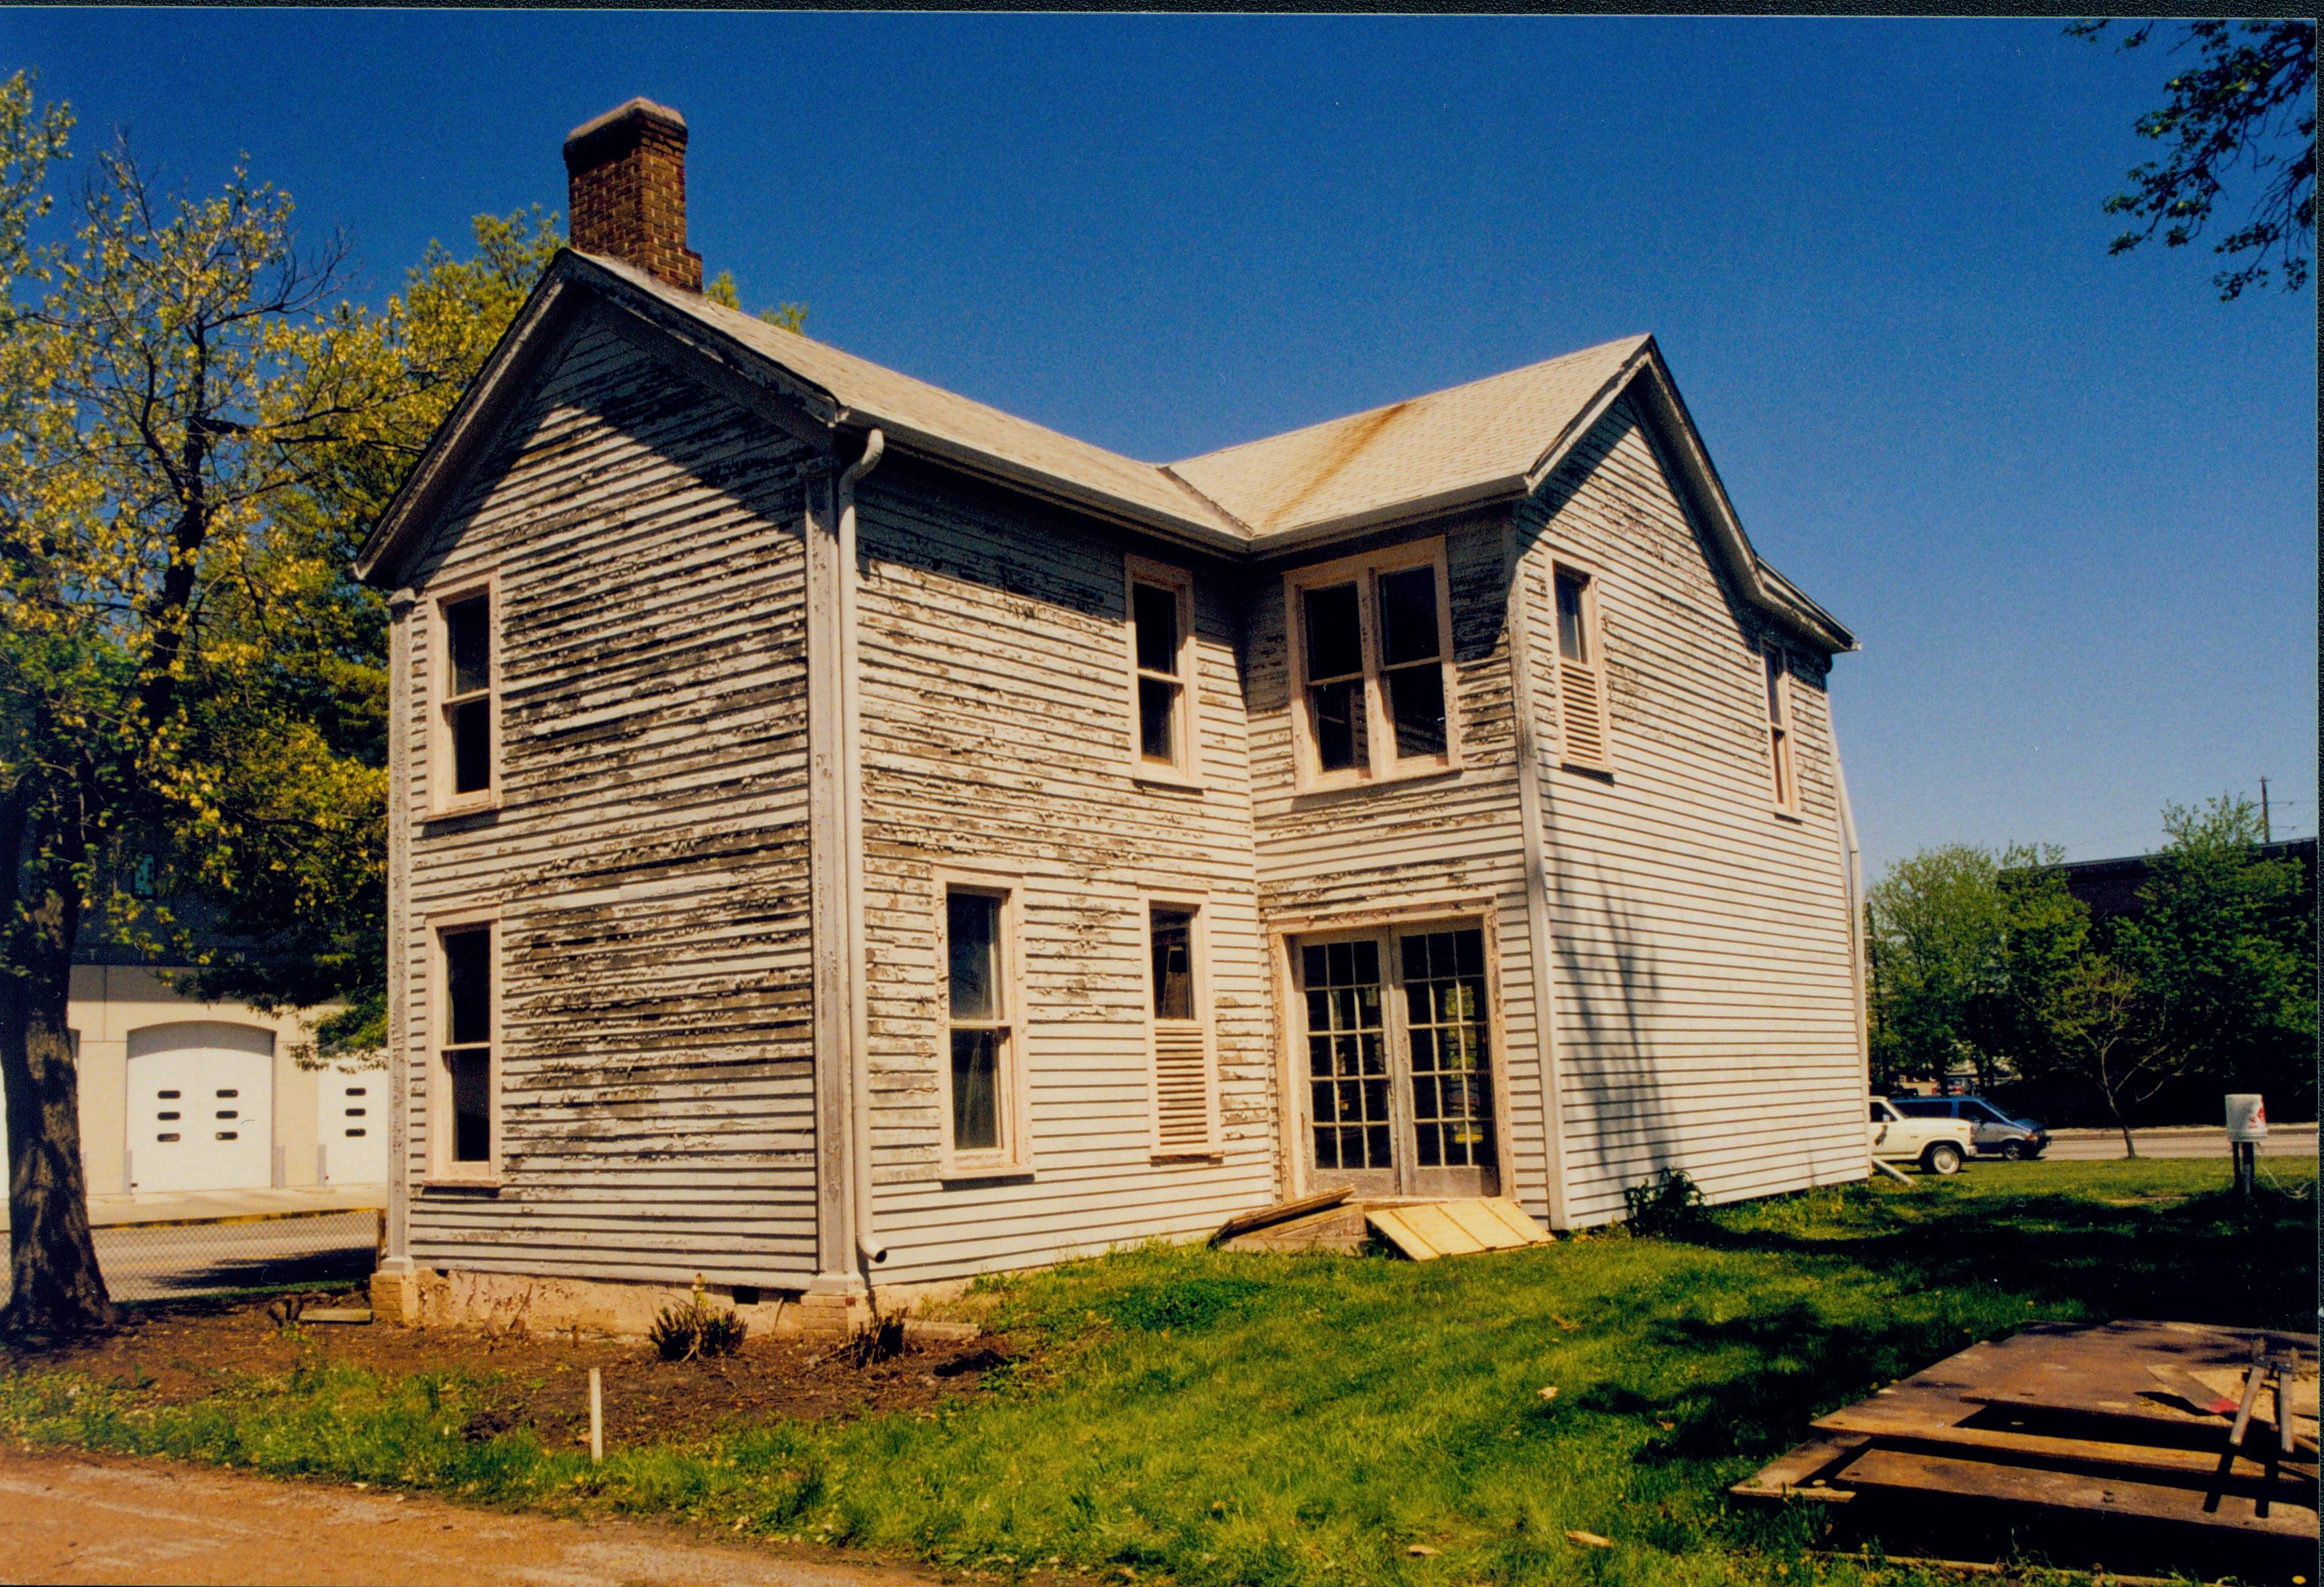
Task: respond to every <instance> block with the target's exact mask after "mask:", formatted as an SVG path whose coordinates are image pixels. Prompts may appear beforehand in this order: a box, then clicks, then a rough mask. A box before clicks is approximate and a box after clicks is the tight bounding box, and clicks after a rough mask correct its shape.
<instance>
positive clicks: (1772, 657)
mask: <svg viewBox="0 0 2324 1587" xmlns="http://www.w3.org/2000/svg"><path fill="white" fill-rule="evenodd" d="M1783 677H1784V659H1783V658H1782V657H1781V656H1778V655H1776V654H1775V652H1773V651H1772V650H1771V651H1769V652H1768V654H1767V720H1768V721H1769V722H1771V723H1773V724H1775V725H1776V726H1778V727H1780V726H1782V725H1783V723H1784V690H1783Z"/></svg>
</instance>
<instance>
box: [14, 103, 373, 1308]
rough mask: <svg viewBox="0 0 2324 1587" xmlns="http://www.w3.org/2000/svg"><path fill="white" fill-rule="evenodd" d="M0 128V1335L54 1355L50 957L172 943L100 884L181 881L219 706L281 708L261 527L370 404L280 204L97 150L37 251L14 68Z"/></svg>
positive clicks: (217, 816) (273, 573)
mask: <svg viewBox="0 0 2324 1587" xmlns="http://www.w3.org/2000/svg"><path fill="white" fill-rule="evenodd" d="M0 106H5V109H0V139H5V143H0V171H5V172H6V173H9V174H8V180H7V181H6V182H5V184H0V186H4V187H5V195H0V196H5V198H6V199H7V201H9V202H10V204H11V205H12V207H13V209H12V213H11V215H10V217H8V218H7V219H5V220H0V238H5V239H9V240H10V241H11V243H12V245H13V246H14V248H15V249H16V250H17V254H16V257H15V258H14V260H13V261H12V262H10V263H8V264H6V265H5V266H0V274H5V279H6V281H7V285H8V288H9V291H8V296H7V300H6V305H5V310H0V362H4V363H5V367H0V390H5V392H6V393H7V394H6V397H5V401H6V402H7V403H8V406H9V409H10V412H9V415H8V417H9V419H10V420H11V421H12V422H11V423H10V425H9V426H8V429H7V430H6V438H5V446H0V968H5V974H0V1081H5V1094H6V1100H7V1109H8V1150H9V1213H10V1263H11V1278H12V1284H13V1288H12V1292H11V1294H10V1296H9V1299H8V1302H7V1305H6V1306H5V1309H0V1330H6V1331H10V1332H14V1333H71V1332H77V1331H81V1330H85V1329H88V1328H91V1327H101V1326H104V1325H106V1324H108V1323H109V1322H110V1321H111V1320H112V1316H113V1308H112V1305H111V1302H110V1300H109V1297H108V1296H107V1295H106V1288H105V1284H104V1280H103V1278H102V1276H101V1275H100V1274H99V1272H98V1269H97V1259H96V1255H95V1251H94V1248H93V1246H92V1244H91V1241H90V1238H89V1232H88V1212H87V1204H86V1195H85V1190H86V1186H85V1184H84V1181H83V1178H82V1170H81V1153H80V1140H79V1122H78V1119H79V1098H78V1091H79V1085H78V1075H77V1073H76V1071H75V1067H74V1061H73V1056H72V1051H71V1047H70V1044H69V1037H68V1032H67V1029H66V1007H67V999H68V996H69V990H70V982H71V964H72V955H73V950H74V947H75V946H76V944H77V943H78V939H79V937H80V933H81V930H82V927H83V925H84V923H85V922H87V921H88V919H89V918H90V917H91V915H92V914H94V915H96V916H97V918H99V919H101V920H103V921H104V922H106V925H107V927H108V928H110V929H113V930H115V931H116V932H123V931H135V930H147V931H163V932H166V931H167V930H168V928H169V927H170V924H171V923H170V921H169V918H168V917H167V916H166V914H164V913H159V912H156V911H153V910H152V909H148V908H146V907H145V906H144V905H143V903H142V901H141V900H139V898H138V897H137V895H136V894H135V893H134V892H133V891H131V890H128V889H125V888H123V887H120V886H118V885H116V884H115V882H116V873H117V870H118V867H119V865H120V864H121V863H122V861H123V859H124V855H125V854H129V853H143V854H146V855H152V854H155V853H158V854H160V855H161V857H162V859H163V860H164V861H165V862H166V863H167V864H169V865H171V866H175V867H180V868H182V867H188V866H192V867H195V868H198V866H199V864H200V863H202V862H201V851H202V849H203V846H204V844H206V843H207V842H208V841H209V840H210V839H211V838H212V837H214V836H215V835H216V834H217V831H218V829H219V826H220V823H221V821H222V820H223V819H224V817H225V810H224V807H222V805H221V803H220V793H221V785H222V779H221V770H220V768H219V766H218V765H217V763H216V762H215V761H212V760H210V759H209V758H208V754H207V751H208V749H210V748H212V747H214V746H215V744H216V743H217V742H218V739H219V737H220V729H221V726H222V725H223V724H226V723H228V722H230V721H231V720H232V718H233V716H234V714H235V703H236V702H237V701H238V700H241V699H244V698H258V697H266V696H267V695H268V694H269V691H270V690H272V691H274V692H277V693H279V692H280V685H279V684H275V683H270V682H268V681H267V680H266V678H265V676H264V675H265V674H266V673H267V672H268V671H269V670H270V669H272V668H275V667H276V666H278V664H279V663H278V662H277V660H275V658H273V657H272V655H271V654H270V653H269V652H268V650H267V646H266V643H265V638H266V631H265V630H263V628H254V627H252V626H250V625H249V624H247V623H244V622H243V621H242V618H243V617H244V615H245V614H277V615H278V616H279V615H281V614H286V613H287V610H288V608H289V607H290V606H291V604H293V602H294V599H295V586H296V583H297V581H298V579H299V578H300V577H301V574H300V567H301V566H302V563H303V562H304V561H305V560H306V559H307V558H306V557H305V554H304V553H303V552H302V551H301V550H300V549H299V548H295V547H293V548H287V549H286V548H285V547H283V546H281V545H280V544H278V543H277V542H276V541H275V540H274V539H273V538H272V536H271V535H270V533H269V529H270V524H271V520H270V516H269V515H270V512H271V511H272V508H273V507H274V506H275V505H276V504H277V503H280V502H281V501H283V500H285V499H286V498H288V497H289V496H290V495H291V494H293V493H295V492H297V491H299V490H300V489H302V488H303V487H305V486H306V485H307V484H309V482H310V479H311V475H310V463H309V454H310V452H311V450H312V448H313V447H315V446H316V444H317V443H318V441H321V440H323V439H325V438H328V437H330V436H331V435H333V434H335V433H337V430H338V429H340V428H341V427H343V426H344V425H345V424H346V422H347V421H348V420H349V419H350V416H351V415H353V414H355V413H356V412H359V411H361V410H362V407H363V405H364V402H365V401H367V400H368V392H367V391H366V390H365V388H364V383H363V379H362V375H363V372H362V370H361V369H359V368H357V367H355V366H354V365H353V364H350V363H349V362H348V361H347V360H346V358H345V357H344V356H343V355H342V347H341V345H340V343H339V341H338V339H337V334H336V333H337V329H338V328H337V327H336V326H334V325H333V324H332V323H331V322H330V318H329V317H328V316H327V313H326V305H327V302H328V300H330V298H331V296H332V295H333V294H334V292H335V291H337V285H338V282H339V280H340V263H341V259H342V253H341V250H340V248H339V246H338V245H337V243H336V242H331V243H327V244H326V245H324V246H323V247H322V248H321V249H320V250H319V251H315V252H303V251H301V250H300V249H298V248H297V247H296V246H294V245H293V241H292V237H291V229H290V215H291V206H290V201H289V200H288V198H285V197H284V196H283V195H281V194H280V193H277V192H275V191H274V190H273V189H272V188H270V187H266V186H264V185H254V184H253V183H252V182H251V180H250V179H249V177H248V176H247V174H246V173H245V172H244V171H240V170H237V171H235V173H234V175H233V176H232V177H231V178H230V179H229V180H228V181H227V182H226V184H225V186H224V187H223V188H222V189H220V190H219V191H218V192H217V193H216V194H214V195H212V196H210V197H208V198H187V197H182V196H171V195H167V194H164V193H162V192H161V191H160V190H158V189H157V188H156V186H155V185H154V183H153V182H152V180H151V179H150V177H149V175H148V174H147V173H146V172H145V171H143V170H142V169H141V168H140V167H139V166H138V164H137V163H136V161H134V159H133V158H132V157H131V155H130V154H129V152H128V151H127V150H126V148H125V147H121V146H116V147H115V148H112V149H110V150H108V151H106V152H104V153H102V154H101V155H99V157H98V158H97V161H96V169H95V171H93V172H92V173H91V175H90V177H89V179H88V180H87V182H86V183H85V184H84V185H83V186H82V187H81V189H79V190H78V194H77V195H76V196H75V198H74V201H73V203H72V206H71V215H70V223H69V237H68V238H67V239H66V240H64V241H60V242H58V243H54V244H51V245H42V246H39V247H35V246H33V245H31V243H30V242H29V238H30V235H31V229H30V221H31V219H32V217H36V216H37V215H38V214H39V213H41V212H42V208H43V207H44V206H45V205H46V204H47V202H48V199H49V194H48V189H47V176H48V172H49V168H50V167H51V165H52V164H53V163H54V162H55V161H56V160H57V159H59V158H60V157H61V156H62V155H63V153H64V152H65V148H64V143H65V134H66V130H67V128H68V127H69V116H68V115H67V114H66V112H64V111H63V110H62V109H60V108H59V107H54V106H51V107H48V108H46V109H42V108H40V107H37V106H35V105H34V102H33V97H32V85H31V83H30V81H29V80H28V78H26V77H25V76H24V75H23V74H18V75H17V76H15V77H14V78H10V79H9V80H8V82H7V83H6V84H5V88H0ZM322 687H324V688H325V689H327V687H328V685H327V683H325V684H324V685H323V686H322ZM284 752H285V753H286V754H288V755H289V757H290V762H292V763H279V764H278V766H277V768H276V771H277V773H278V774H283V775H292V776H296V775H300V773H301V771H302V770H303V768H302V766H301V765H300V764H297V763H295V762H297V761H299V759H300V746H298V745H295V744H293V745H289V746H285V750H284Z"/></svg>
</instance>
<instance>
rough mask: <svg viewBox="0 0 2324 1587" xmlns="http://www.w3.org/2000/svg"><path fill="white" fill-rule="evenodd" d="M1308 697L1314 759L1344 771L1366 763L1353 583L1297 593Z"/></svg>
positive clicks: (1360, 630)
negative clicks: (1302, 626) (1300, 614)
mask: <svg viewBox="0 0 2324 1587" xmlns="http://www.w3.org/2000/svg"><path fill="white" fill-rule="evenodd" d="M1300 607H1301V612H1302V620H1303V622H1304V623H1305V629H1304V631H1303V638H1304V640H1305V651H1306V657H1305V659H1306V666H1307V697H1308V706H1309V714H1310V722H1311V724H1312V725H1313V728H1314V739H1315V763H1316V765H1317V767H1318V768H1319V769H1320V770H1325V771H1343V770H1347V769H1348V768H1350V767H1351V766H1360V765H1362V764H1363V763H1364V759H1365V755H1366V753H1367V752H1366V749H1365V738H1364V637H1363V615H1362V609H1361V603H1360V601H1359V600H1358V599H1357V593H1356V586H1354V585H1352V584H1335V585H1331V586H1326V587H1324V588H1323V589H1314V590H1308V591H1307V592H1305V595H1302V596H1301V598H1300Z"/></svg>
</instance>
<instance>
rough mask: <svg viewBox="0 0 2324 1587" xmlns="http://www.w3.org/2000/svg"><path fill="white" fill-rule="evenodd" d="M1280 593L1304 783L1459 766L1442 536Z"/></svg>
mask: <svg viewBox="0 0 2324 1587" xmlns="http://www.w3.org/2000/svg"><path fill="white" fill-rule="evenodd" d="M1284 595H1285V605H1286V612H1287V613H1288V614H1289V619H1290V622H1289V629H1290V636H1291V669H1292V675H1293V678H1294V685H1293V700H1292V741H1293V752H1294V754H1295V756H1296V773H1295V786H1296V788H1297V789H1300V790H1301V791H1303V792H1305V791H1310V790H1315V789H1332V788H1343V787H1350V786H1353V785H1356V784H1359V783H1364V782H1374V781H1385V780H1389V779H1392V778H1397V777H1411V776H1421V775H1425V774H1427V773H1429V772H1433V771H1443V770H1450V769H1452V768H1454V767H1457V766H1458V765H1459V764H1460V742H1459V734H1457V732H1456V731H1455V728H1454V724H1453V718H1452V711H1451V709H1450V702H1451V699H1452V684H1453V669H1452V599H1451V591H1450V589H1449V587H1448V586H1447V584H1446V582H1445V577H1444V542H1443V540H1423V541H1418V542H1416V543H1414V544H1411V545H1406V546H1398V547H1396V548H1394V549H1390V550H1387V551H1381V552H1376V553H1374V554H1372V555H1369V556H1366V557H1351V558H1345V559H1343V560H1342V561H1338V562H1332V563H1327V564H1324V565H1323V566H1322V567H1309V568H1303V569H1301V570H1299V571H1298V572H1296V573H1293V574H1290V575H1289V576H1287V577H1286V579H1285V581H1284Z"/></svg>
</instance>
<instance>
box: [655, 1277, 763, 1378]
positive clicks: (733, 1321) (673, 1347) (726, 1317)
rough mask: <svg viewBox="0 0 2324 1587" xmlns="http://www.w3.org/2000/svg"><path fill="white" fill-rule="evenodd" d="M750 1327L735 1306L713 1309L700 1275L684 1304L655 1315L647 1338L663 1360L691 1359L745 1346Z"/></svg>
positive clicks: (664, 1309) (732, 1351) (724, 1352)
mask: <svg viewBox="0 0 2324 1587" xmlns="http://www.w3.org/2000/svg"><path fill="white" fill-rule="evenodd" d="M750 1331H751V1325H750V1324H748V1323H746V1322H744V1321H743V1320H742V1316H741V1315H740V1314H738V1313H736V1312H735V1311H734V1310H733V1308H732V1307H729V1308H728V1309H727V1310H725V1311H723V1312H719V1311H713V1310H711V1309H710V1306H709V1305H708V1303H707V1302H706V1301H705V1298H704V1295H703V1284H702V1279H701V1278H700V1277H699V1276H698V1275H697V1276H696V1278H695V1280H694V1297H693V1299H691V1300H689V1301H687V1303H686V1304H685V1305H684V1306H664V1307H662V1308H661V1310H660V1311H659V1312H657V1313H656V1314H655V1315H654V1320H653V1324H652V1325H651V1326H650V1327H649V1328H648V1329H647V1330H646V1338H647V1339H648V1340H649V1341H650V1342H651V1343H652V1345H653V1347H654V1349H655V1351H656V1352H659V1354H660V1356H661V1359H662V1360H664V1361H697V1360H703V1359H706V1358H708V1357H711V1356H722V1355H733V1353H734V1352H736V1351H738V1350H741V1349H742V1338H743V1336H744V1335H745V1334H747V1333H750Z"/></svg>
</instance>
